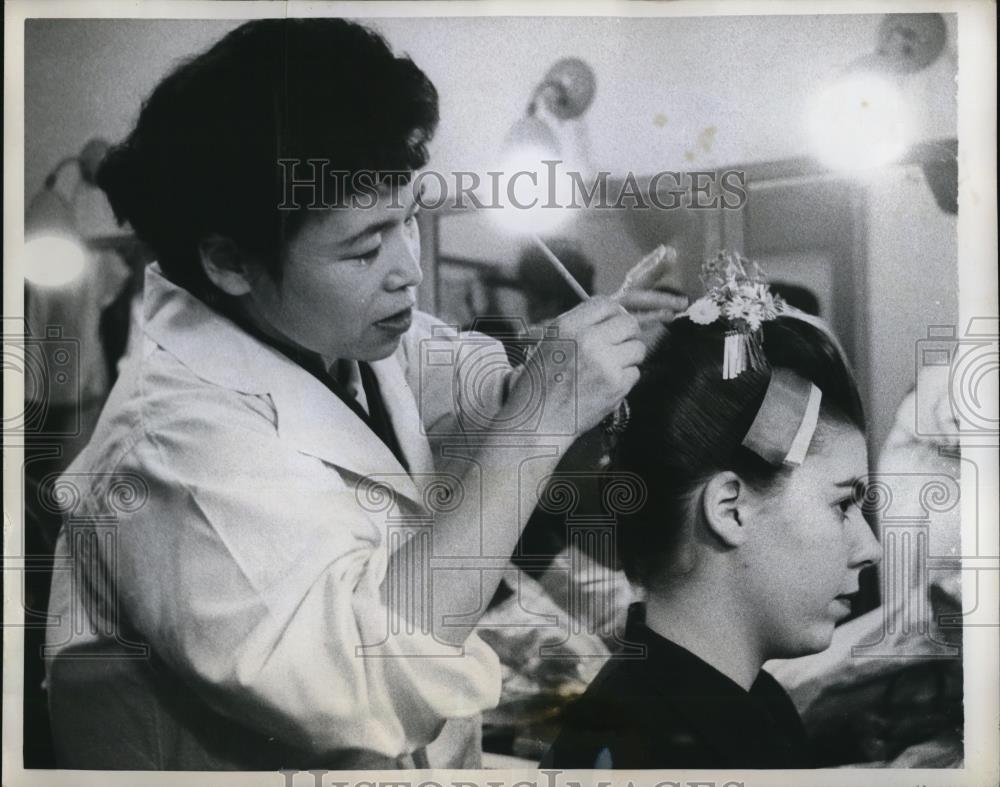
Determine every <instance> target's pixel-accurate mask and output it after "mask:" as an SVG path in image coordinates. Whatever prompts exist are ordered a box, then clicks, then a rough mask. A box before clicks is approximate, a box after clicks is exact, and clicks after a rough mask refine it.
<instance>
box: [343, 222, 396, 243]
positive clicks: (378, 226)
mask: <svg viewBox="0 0 1000 787" xmlns="http://www.w3.org/2000/svg"><path fill="white" fill-rule="evenodd" d="M395 223H396V222H395V221H394V220H393V219H382V220H381V221H376V222H374V223H372V224H369V225H368V226H366V227H362V228H361V229H360V230H358V231H357V232H355V233H354V234H353V235H351V236H350V237H347V238H345V239H344V240H342V241H341V242H340V245H341V246H353V245H354V244H355V243H357V242H358V241H359V240H361V239H362V238H364V237H366V236H368V235H375V234H376V233H379V232H382V231H383V230H387V229H389V228H390V227H392V225H393V224H395Z"/></svg>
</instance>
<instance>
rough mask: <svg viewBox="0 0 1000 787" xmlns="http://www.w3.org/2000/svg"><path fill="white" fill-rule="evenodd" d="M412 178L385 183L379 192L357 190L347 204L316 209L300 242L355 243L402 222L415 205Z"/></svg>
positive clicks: (313, 243)
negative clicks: (363, 192)
mask: <svg viewBox="0 0 1000 787" xmlns="http://www.w3.org/2000/svg"><path fill="white" fill-rule="evenodd" d="M415 202H416V193H415V192H414V186H413V182H412V180H411V181H410V182H408V183H403V184H393V185H389V184H384V185H382V186H380V187H379V189H378V193H377V194H375V193H365V194H358V195H355V196H354V197H352V198H349V199H348V200H346V203H347V204H346V205H343V206H336V207H329V208H320V209H318V210H316V211H313V212H312V213H311V214H310V216H309V219H308V220H307V222H306V224H305V226H304V231H303V232H302V233H300V238H299V239H298V240H299V244H300V245H302V244H306V245H316V244H321V245H324V246H327V245H338V246H345V247H348V246H353V245H356V244H357V243H361V242H363V241H364V240H365V238H366V237H367V236H370V235H373V234H375V233H377V232H380V231H383V230H385V229H386V228H387V227H388V226H390V225H391V224H393V223H397V222H400V221H402V220H403V219H404V217H406V216H407V215H409V214H410V213H411V212H412V211H413V209H414V208H415V207H416V205H415V204H414V203H415Z"/></svg>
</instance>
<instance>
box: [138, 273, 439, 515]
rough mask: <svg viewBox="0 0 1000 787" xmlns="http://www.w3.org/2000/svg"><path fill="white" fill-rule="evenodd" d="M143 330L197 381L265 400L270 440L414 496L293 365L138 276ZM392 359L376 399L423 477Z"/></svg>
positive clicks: (351, 418) (424, 456)
mask: <svg viewBox="0 0 1000 787" xmlns="http://www.w3.org/2000/svg"><path fill="white" fill-rule="evenodd" d="M145 286H146V293H145V296H144V298H145V303H146V309H145V325H144V331H145V333H146V335H147V336H148V337H149V338H151V339H152V340H153V341H154V342H155V343H156V344H158V345H160V346H162V347H164V348H165V349H166V350H167V351H168V352H170V353H172V354H173V355H174V356H175V357H177V358H178V359H179V360H180V361H181V363H183V364H184V365H185V366H187V367H188V368H189V369H191V370H192V371H193V372H194V373H195V374H197V375H198V376H199V377H201V378H202V379H204V380H208V381H210V382H212V383H214V384H216V385H220V386H223V387H226V388H229V389H231V390H234V391H239V392H241V393H246V394H252V395H261V394H264V393H267V394H269V395H270V396H271V398H272V400H273V402H274V406H275V409H276V410H277V413H278V434H279V435H280V436H281V438H282V439H283V440H287V441H288V442H289V443H291V444H292V445H294V446H295V448H296V449H297V450H299V451H302V452H303V453H305V454H309V455H310V456H315V457H317V458H319V459H322V460H323V461H324V462H328V463H329V464H331V465H334V466H336V467H338V468H341V469H342V470H344V471H346V472H348V473H351V474H353V475H355V476H358V477H360V478H367V477H371V476H378V477H379V480H380V481H381V482H383V483H387V484H389V485H390V486H391V487H392V488H393V489H394V490H395V492H396V493H397V494H400V495H403V496H405V497H407V498H409V499H410V500H412V501H414V502H416V503H417V504H418V505H420V504H421V500H422V497H421V495H420V493H419V492H418V490H417V487H416V486H415V485H414V483H413V479H412V478H411V477H410V475H409V473H407V472H406V469H405V468H404V467H403V466H402V465H401V464H400V463H399V460H397V459H396V457H395V456H394V455H393V453H392V451H391V450H389V447H388V446H387V445H386V444H385V443H383V442H382V440H381V439H379V437H378V436H377V435H376V434H375V433H374V432H372V430H371V429H369V428H368V425H367V424H366V423H365V422H364V421H363V420H361V418H359V417H358V416H357V415H356V414H355V413H354V411H353V410H351V408H350V407H348V406H347V405H346V404H345V403H344V402H343V401H341V399H340V397H338V396H337V395H336V394H334V393H333V392H332V391H330V390H329V389H328V388H327V387H326V386H325V385H323V383H321V382H320V381H319V380H317V379H316V378H315V377H313V376H312V375H311V374H310V373H309V372H307V371H306V370H305V369H303V368H302V367H301V366H299V365H298V364H296V363H295V362H293V361H292V360H290V359H289V358H287V357H286V356H284V355H282V354H281V353H279V352H277V351H276V350H274V349H273V348H271V347H268V346H266V345H264V344H261V343H260V342H259V341H257V340H256V339H254V338H253V337H252V336H250V335H249V334H247V333H246V332H245V331H243V330H242V329H240V328H239V327H238V326H236V325H235V324H234V323H233V322H231V321H230V320H228V319H226V318H225V317H223V316H222V315H220V314H218V313H217V312H215V311H213V310H212V309H210V308H209V307H208V306H206V305H205V304H204V303H202V302H201V301H199V300H198V299H196V298H194V297H193V296H192V295H190V294H189V293H188V292H186V291H185V290H183V289H181V288H179V287H177V286H176V285H175V284H173V283H172V282H169V281H168V280H167V279H166V278H165V277H164V276H163V275H162V273H161V272H160V269H159V266H158V265H155V264H154V265H152V266H150V267H149V268H148V269H147V271H146V285H145ZM399 364H400V362H399V360H398V359H397V358H396V357H395V356H392V357H390V358H387V359H385V360H384V361H381V362H379V366H380V370H379V371H377V372H376V376H377V377H378V379H379V385H380V387H381V389H382V397H383V399H384V400H385V402H386V407H387V409H388V410H389V413H390V415H391V416H392V420H393V425H394V426H395V428H396V430H397V437H398V438H399V441H400V445H401V447H402V448H403V452H404V454H405V456H406V458H407V461H408V462H409V463H410V467H411V468H412V469H413V472H414V473H423V472H430V469H432V468H429V465H430V461H431V458H430V449H429V448H428V447H427V441H426V439H424V437H423V435H421V434H420V421H419V414H418V413H417V406H416V402H415V401H414V400H413V394H412V393H411V392H410V389H409V387H408V386H407V383H406V379H405V376H404V375H403V371H402V368H401V367H400V365H399Z"/></svg>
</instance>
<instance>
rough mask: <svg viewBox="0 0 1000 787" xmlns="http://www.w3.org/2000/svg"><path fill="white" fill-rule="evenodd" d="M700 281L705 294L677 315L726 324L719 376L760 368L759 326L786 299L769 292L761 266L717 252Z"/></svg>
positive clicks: (702, 322)
mask: <svg viewBox="0 0 1000 787" xmlns="http://www.w3.org/2000/svg"><path fill="white" fill-rule="evenodd" d="M701 283H702V284H703V285H704V287H705V291H706V294H705V295H704V296H703V297H701V298H699V299H698V300H696V301H695V302H694V303H692V304H691V306H690V307H689V308H688V309H687V311H685V312H684V313H683V314H681V315H679V316H681V317H687V318H688V319H689V320H691V322H694V323H697V324H698V325H711V324H712V323H714V322H716V321H717V320H722V321H723V322H724V323H725V324H726V334H725V340H724V344H723V355H722V379H723V380H734V379H736V378H737V377H739V376H740V375H741V374H742V373H743V372H745V371H746V370H747V369H761V368H763V367H764V366H765V365H766V363H765V361H764V351H763V347H762V345H761V341H762V336H761V325H762V324H763V323H765V322H767V321H768V320H773V319H774V318H775V317H777V316H778V315H779V314H780V313H781V312H782V311H784V309H785V302H784V300H782V298H781V297H780V296H778V295H774V294H772V293H771V290H770V289H769V288H768V286H767V281H766V279H765V278H764V273H763V271H761V269H760V266H759V265H757V263H756V262H752V261H750V260H747V259H745V258H743V257H741V256H740V255H738V254H733V253H728V252H725V251H720V252H719V254H718V256H717V257H716V258H715V259H714V260H709V261H707V262H706V263H705V264H704V265H702V267H701Z"/></svg>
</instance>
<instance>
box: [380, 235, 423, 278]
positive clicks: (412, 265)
mask: <svg viewBox="0 0 1000 787" xmlns="http://www.w3.org/2000/svg"><path fill="white" fill-rule="evenodd" d="M392 254H393V258H392V267H391V268H390V270H389V273H388V274H387V275H386V281H385V286H386V289H387V290H401V289H404V288H406V287H417V286H419V285H420V282H422V281H423V280H424V272H423V270H421V268H420V243H419V241H418V242H417V243H416V244H411V243H406V242H401V243H397V244H395V245H394V247H393V249H392Z"/></svg>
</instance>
